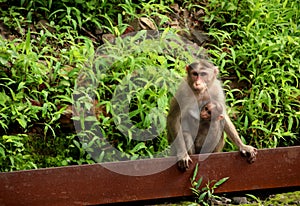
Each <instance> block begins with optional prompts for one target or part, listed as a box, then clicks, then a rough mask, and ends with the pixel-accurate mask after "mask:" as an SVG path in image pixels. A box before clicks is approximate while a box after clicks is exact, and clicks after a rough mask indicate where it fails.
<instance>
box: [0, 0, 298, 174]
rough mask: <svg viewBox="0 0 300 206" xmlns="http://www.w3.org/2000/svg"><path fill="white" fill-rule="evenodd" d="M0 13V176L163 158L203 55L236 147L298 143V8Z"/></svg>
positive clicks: (199, 5) (181, 3)
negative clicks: (175, 109) (173, 115)
mask: <svg viewBox="0 0 300 206" xmlns="http://www.w3.org/2000/svg"><path fill="white" fill-rule="evenodd" d="M0 11H1V12H0V33H1V37H0V171H2V172H4V171H14V170H24V169H34V168H43V167H55V166H66V165H78V164H79V165H80V164H86V163H94V162H95V161H119V160H124V159H137V158H141V157H156V156H161V155H165V154H166V153H167V150H168V144H167V141H166V134H165V116H166V114H167V112H168V104H169V99H170V98H171V96H172V94H174V91H175V90H176V86H177V83H178V80H179V79H180V77H181V76H183V75H184V66H185V65H186V64H188V63H190V61H191V60H192V59H193V58H194V56H193V53H197V54H196V55H198V54H199V51H200V50H199V51H198V50H197V49H198V48H200V47H201V48H204V49H205V52H206V53H207V54H208V57H209V58H210V59H211V61H213V62H214V63H215V64H216V65H217V66H218V67H219V68H220V71H221V73H220V78H221V79H222V80H223V82H224V90H225V92H226V97H227V100H226V101H227V106H228V113H229V115H230V117H231V118H232V120H233V122H234V124H235V126H236V128H237V129H238V132H239V134H240V136H241V138H242V139H243V141H244V142H245V143H247V144H251V145H253V146H255V147H258V148H274V147H280V146H293V145H299V143H300V140H299V134H300V129H299V124H300V122H299V121H300V111H299V108H300V88H299V79H300V3H299V1H292V0H284V1H282V0H268V1H267V0H225V1H224V0H222V1H221V0H203V1H197V0H192V1H186V0H151V1H144V0H98V1H96V0H89V1H82V0H62V1H46V0H22V1H10V0H0ZM143 30H154V31H155V30H157V31H160V32H161V33H162V34H163V35H162V38H158V39H157V38H156V39H151V38H150V39H149V38H148V37H149V36H147V33H145V32H143ZM139 31H140V32H139ZM130 32H137V33H135V34H136V35H132V34H130ZM170 33H176V34H178V35H180V36H183V37H184V38H186V39H188V40H189V41H188V43H185V42H182V41H181V39H180V38H178V36H172V35H171V36H170V35H169V34H170ZM124 35H127V37H125V36H124ZM128 35H129V36H128ZM166 42H167V43H166ZM193 43H194V44H193ZM183 45H188V46H191V47H189V48H186V47H183ZM193 47H194V48H196V49H195V51H193V49H192V48H193ZM124 93H125V94H126V95H125V96H122V95H124ZM120 95H121V96H120ZM117 100H124V101H117ZM72 106H73V109H72ZM99 131H100V132H99ZM145 137H146V138H145ZM112 146H113V147H112ZM98 148H100V150H98ZM115 148H116V149H115ZM235 149H236V148H235V146H234V145H233V144H232V143H230V142H227V144H226V148H225V151H231V150H235Z"/></svg>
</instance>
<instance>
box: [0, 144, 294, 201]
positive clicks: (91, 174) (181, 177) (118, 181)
mask: <svg viewBox="0 0 300 206" xmlns="http://www.w3.org/2000/svg"><path fill="white" fill-rule="evenodd" d="M192 160H193V164H192V165H191V167H190V169H189V170H188V171H186V172H181V171H179V170H178V169H177V167H176V165H173V164H174V163H175V158H173V157H170V158H159V159H147V160H137V161H124V162H113V163H102V164H93V165H82V166H68V167H59V168H48V169H38V170H28V171H17V172H7V173H0V205H1V206H2V205H8V206H13V205H18V206H20V205H31V206H35V205H96V204H105V203H116V202H129V201H136V200H149V199H159V198H171V197H181V196H190V195H192V194H191V191H190V189H189V188H190V186H191V185H190V178H191V176H192V174H193V171H194V167H195V164H196V163H199V177H200V176H203V177H204V180H205V181H207V180H219V179H221V178H223V177H229V180H228V181H227V182H225V183H224V184H223V185H221V186H220V187H219V188H218V189H217V190H216V193H223V192H235V191H246V190H247V191H249V190H258V189H270V188H285V187H293V186H300V147H299V146H296V147H286V148H277V149H263V150H259V152H258V157H257V160H256V162H255V163H253V164H248V163H247V162H246V160H245V159H244V158H242V157H241V155H240V153H239V152H229V153H214V154H207V155H206V154H201V155H193V156H192ZM166 165H173V166H171V167H169V168H167V169H165V170H163V171H159V172H157V173H154V172H155V171H156V170H157V169H158V168H164V167H165V166H166ZM117 171H122V172H124V171H125V172H127V173H130V174H132V175H124V173H123V174H120V173H118V172H117ZM138 174H148V175H144V176H136V175H138ZM134 175H135V176H134ZM205 181H204V182H203V183H205Z"/></svg>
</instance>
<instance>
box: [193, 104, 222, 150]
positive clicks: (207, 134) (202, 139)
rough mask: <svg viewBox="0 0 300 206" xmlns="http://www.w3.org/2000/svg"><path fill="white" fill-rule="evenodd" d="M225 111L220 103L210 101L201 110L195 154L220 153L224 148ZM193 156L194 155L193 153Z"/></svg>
mask: <svg viewBox="0 0 300 206" xmlns="http://www.w3.org/2000/svg"><path fill="white" fill-rule="evenodd" d="M224 123H225V122H224V111H223V107H222V105H221V104H220V103H218V102H215V101H210V102H208V103H206V104H205V105H204V106H203V107H202V108H201V110H200V122H199V128H198V133H197V136H196V138H195V141H194V147H195V151H194V153H196V154H199V153H208V152H220V151H221V150H222V148H223V146H224V137H223V132H222V131H223V130H224ZM192 154H193V153H192Z"/></svg>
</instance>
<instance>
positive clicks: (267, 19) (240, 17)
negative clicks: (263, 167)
mask: <svg viewBox="0 0 300 206" xmlns="http://www.w3.org/2000/svg"><path fill="white" fill-rule="evenodd" d="M297 8H299V5H298V4H297V5H296V4H295V3H294V2H290V1H284V4H283V7H282V5H281V4H278V1H276V0H274V1H271V2H270V1H257V0H249V1H235V2H229V1H228V2H227V1H225V2H224V1H223V2H222V1H218V0H212V1H210V3H209V4H208V7H207V16H206V18H205V23H206V24H207V26H209V30H208V33H209V35H210V36H211V37H212V38H213V39H214V40H213V45H208V46H209V51H208V52H209V53H210V54H211V57H212V60H213V61H214V62H215V63H216V65H219V67H220V70H221V73H222V76H223V77H225V78H228V79H230V80H227V81H226V84H227V85H233V86H235V88H234V89H233V90H232V88H231V87H228V88H227V87H225V89H226V95H227V104H228V106H229V114H231V115H232V116H233V117H236V121H235V124H236V127H237V128H238V129H239V133H240V135H241V137H242V139H243V140H244V141H245V142H247V143H249V144H253V145H256V146H257V147H259V148H266V147H268V148H270V147H278V146H287V145H294V144H297V142H299V141H298V136H297V135H298V134H299V119H300V116H299V113H298V112H297V111H298V110H299V105H300V104H299V95H300V92H299V81H298V79H299V77H300V76H299V65H300V64H299V63H300V61H299V58H298V56H299V49H298V48H299V44H298V43H296V42H298V41H299V30H297V29H295V28H296V27H295V25H297V24H299V18H298V17H299V11H298V10H297ZM239 84H240V85H242V86H239ZM237 91H238V92H237ZM230 147H231V146H230Z"/></svg>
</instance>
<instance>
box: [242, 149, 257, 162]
mask: <svg viewBox="0 0 300 206" xmlns="http://www.w3.org/2000/svg"><path fill="white" fill-rule="evenodd" d="M240 152H241V153H242V155H243V156H244V157H247V161H248V162H249V163H253V162H254V161H255V160H256V155H257V149H256V148H254V147H252V146H249V145H243V146H242V147H241V148H240Z"/></svg>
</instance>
